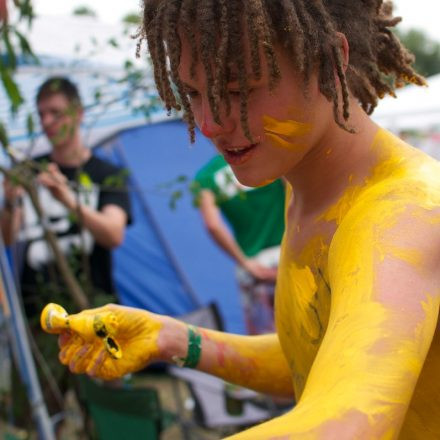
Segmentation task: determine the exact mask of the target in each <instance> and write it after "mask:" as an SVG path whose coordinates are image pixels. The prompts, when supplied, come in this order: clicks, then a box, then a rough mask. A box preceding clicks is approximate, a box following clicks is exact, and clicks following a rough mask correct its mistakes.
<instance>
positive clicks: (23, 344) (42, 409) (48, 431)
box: [0, 236, 55, 440]
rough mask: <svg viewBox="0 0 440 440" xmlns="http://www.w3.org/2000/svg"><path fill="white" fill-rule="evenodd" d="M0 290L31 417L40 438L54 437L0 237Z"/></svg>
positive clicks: (49, 439) (49, 438)
mask: <svg viewBox="0 0 440 440" xmlns="http://www.w3.org/2000/svg"><path fill="white" fill-rule="evenodd" d="M0 270H1V273H0V275H1V276H0V289H2V290H3V291H4V293H5V297H6V301H7V303H8V306H9V309H10V313H11V320H10V325H11V335H12V337H13V338H14V345H15V347H16V348H17V351H18V355H19V362H18V363H19V366H18V367H19V370H20V375H21V378H22V380H23V383H24V384H25V386H26V390H27V394H28V398H29V403H30V406H31V409H32V416H33V418H34V420H35V423H36V425H37V430H38V435H39V438H40V439H41V440H55V434H54V430H53V425H52V423H51V420H50V417H49V413H48V412H47V408H46V405H45V402H44V399H43V394H42V392H41V387H40V383H39V381H38V376H37V371H36V368H35V363H34V359H33V357H32V353H31V349H30V345H29V339H28V335H27V331H26V326H25V322H24V317H23V311H22V308H21V304H20V301H19V299H18V295H17V289H16V288H15V283H14V280H13V277H12V273H11V269H10V266H9V262H8V260H7V257H6V249H5V246H4V243H3V239H2V238H1V236H0Z"/></svg>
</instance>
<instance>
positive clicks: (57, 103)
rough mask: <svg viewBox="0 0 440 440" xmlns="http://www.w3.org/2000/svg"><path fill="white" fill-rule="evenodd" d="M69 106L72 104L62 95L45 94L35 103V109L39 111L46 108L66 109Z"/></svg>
mask: <svg viewBox="0 0 440 440" xmlns="http://www.w3.org/2000/svg"><path fill="white" fill-rule="evenodd" d="M69 106H72V103H71V102H70V101H69V99H68V98H67V97H66V95H64V93H50V94H47V95H44V96H43V97H42V98H41V99H40V100H39V101H38V102H37V107H38V109H39V110H42V109H48V108H54V109H55V108H56V109H67V108H68V107H69Z"/></svg>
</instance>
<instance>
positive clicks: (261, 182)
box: [235, 173, 277, 188]
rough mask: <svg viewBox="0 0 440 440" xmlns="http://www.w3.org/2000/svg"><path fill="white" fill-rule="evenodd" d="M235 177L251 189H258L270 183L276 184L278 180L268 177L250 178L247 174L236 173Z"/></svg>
mask: <svg viewBox="0 0 440 440" xmlns="http://www.w3.org/2000/svg"><path fill="white" fill-rule="evenodd" d="M235 177H236V178H237V180H238V181H239V182H240V183H241V184H242V185H244V186H248V187H251V188H258V187H260V186H265V185H269V183H272V182H274V181H275V180H276V179H277V178H276V177H275V178H269V177H267V176H255V175H254V176H250V175H248V174H245V173H236V174H235Z"/></svg>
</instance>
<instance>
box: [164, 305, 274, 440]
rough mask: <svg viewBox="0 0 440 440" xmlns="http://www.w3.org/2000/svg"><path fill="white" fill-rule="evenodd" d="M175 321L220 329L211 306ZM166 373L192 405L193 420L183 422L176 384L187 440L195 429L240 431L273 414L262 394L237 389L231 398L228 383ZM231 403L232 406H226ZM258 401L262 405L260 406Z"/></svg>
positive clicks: (185, 371) (193, 373)
mask: <svg viewBox="0 0 440 440" xmlns="http://www.w3.org/2000/svg"><path fill="white" fill-rule="evenodd" d="M179 319H181V320H182V321H185V322H187V323H189V324H192V325H197V326H202V327H205V328H211V329H214V330H222V329H223V323H222V320H221V317H220V314H219V312H218V309H217V306H216V305H215V304H214V303H213V304H210V305H208V306H206V307H203V308H201V309H198V310H196V311H194V312H191V313H189V314H187V315H184V316H181V317H180V318H179ZM168 372H169V374H171V376H173V377H175V378H176V379H178V380H180V381H183V382H184V383H185V384H186V385H187V386H188V389H189V392H190V395H191V398H192V399H193V401H194V404H195V407H194V411H193V420H192V421H184V420H183V416H182V408H183V407H184V404H183V396H182V393H181V392H180V390H179V387H178V384H177V383H176V384H175V386H174V387H173V390H174V394H175V399H176V403H177V405H178V407H179V412H180V413H181V417H180V419H181V420H180V423H181V425H182V426H183V428H186V435H185V439H187V438H191V436H190V431H191V429H192V428H194V427H197V426H200V427H203V428H208V429H217V430H222V429H226V430H228V429H229V430H230V429H231V428H236V429H240V428H241V427H245V426H249V425H253V424H255V423H258V422H261V421H264V420H266V419H268V418H270V417H273V415H274V408H273V405H271V402H272V401H271V399H268V398H263V399H262V398H261V397H262V395H261V394H258V393H255V392H254V391H251V390H247V389H245V388H240V390H239V394H240V398H239V399H235V398H234V396H231V394H230V393H228V391H227V389H228V384H226V383H225V382H224V381H223V380H222V379H219V378H217V377H214V376H211V375H209V374H206V373H203V372H201V371H197V370H192V369H189V368H179V367H176V366H169V367H168ZM236 394H238V393H236ZM231 397H232V398H231ZM231 402H232V405H230V403H231ZM260 402H262V403H263V404H260ZM234 404H235V405H236V408H237V410H236V411H234V409H233V408H232V406H233V405H234ZM228 410H229V411H228ZM277 415H278V414H277ZM199 438H200V437H199Z"/></svg>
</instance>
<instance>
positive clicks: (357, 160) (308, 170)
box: [286, 103, 378, 216]
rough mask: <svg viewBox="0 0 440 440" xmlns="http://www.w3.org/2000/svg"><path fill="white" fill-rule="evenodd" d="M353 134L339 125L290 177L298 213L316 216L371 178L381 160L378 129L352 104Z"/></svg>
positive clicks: (332, 127)
mask: <svg viewBox="0 0 440 440" xmlns="http://www.w3.org/2000/svg"><path fill="white" fill-rule="evenodd" d="M352 104H353V105H352V107H351V108H352V112H353V113H352V116H351V117H350V121H349V124H350V125H349V126H352V127H354V128H355V130H356V133H355V134H351V133H349V132H347V131H345V130H343V129H341V128H340V127H339V126H337V125H336V123H334V124H333V122H332V126H331V127H330V128H329V129H328V130H327V131H326V133H325V135H324V136H323V137H322V138H321V139H320V140H319V142H317V144H316V146H315V147H314V148H312V149H311V150H310V151H309V152H308V153H307V154H306V156H305V157H304V158H303V159H302V161H301V163H299V164H298V166H297V167H295V169H294V170H293V171H292V172H291V173H290V174H289V175H287V176H286V178H287V180H288V181H289V183H290V184H291V185H292V188H293V189H294V197H295V211H297V213H298V214H299V215H300V216H307V215H313V214H315V213H319V212H320V211H322V210H323V209H325V208H326V207H327V206H328V205H329V204H331V203H334V202H335V201H336V200H337V199H338V198H339V197H340V196H341V195H342V193H343V192H344V190H345V189H346V188H347V187H348V186H349V185H352V184H355V183H356V182H359V183H361V182H362V181H364V179H365V178H366V177H367V176H368V174H369V173H370V171H371V168H372V167H373V166H374V164H375V162H376V161H377V158H376V156H375V153H374V152H373V151H372V150H371V145H372V143H373V139H374V136H375V134H376V133H377V130H378V126H377V125H376V124H375V123H374V122H373V121H371V119H370V118H369V117H368V116H367V115H366V114H365V113H364V112H363V110H362V109H361V108H360V107H359V106H358V105H357V104H355V103H352Z"/></svg>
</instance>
